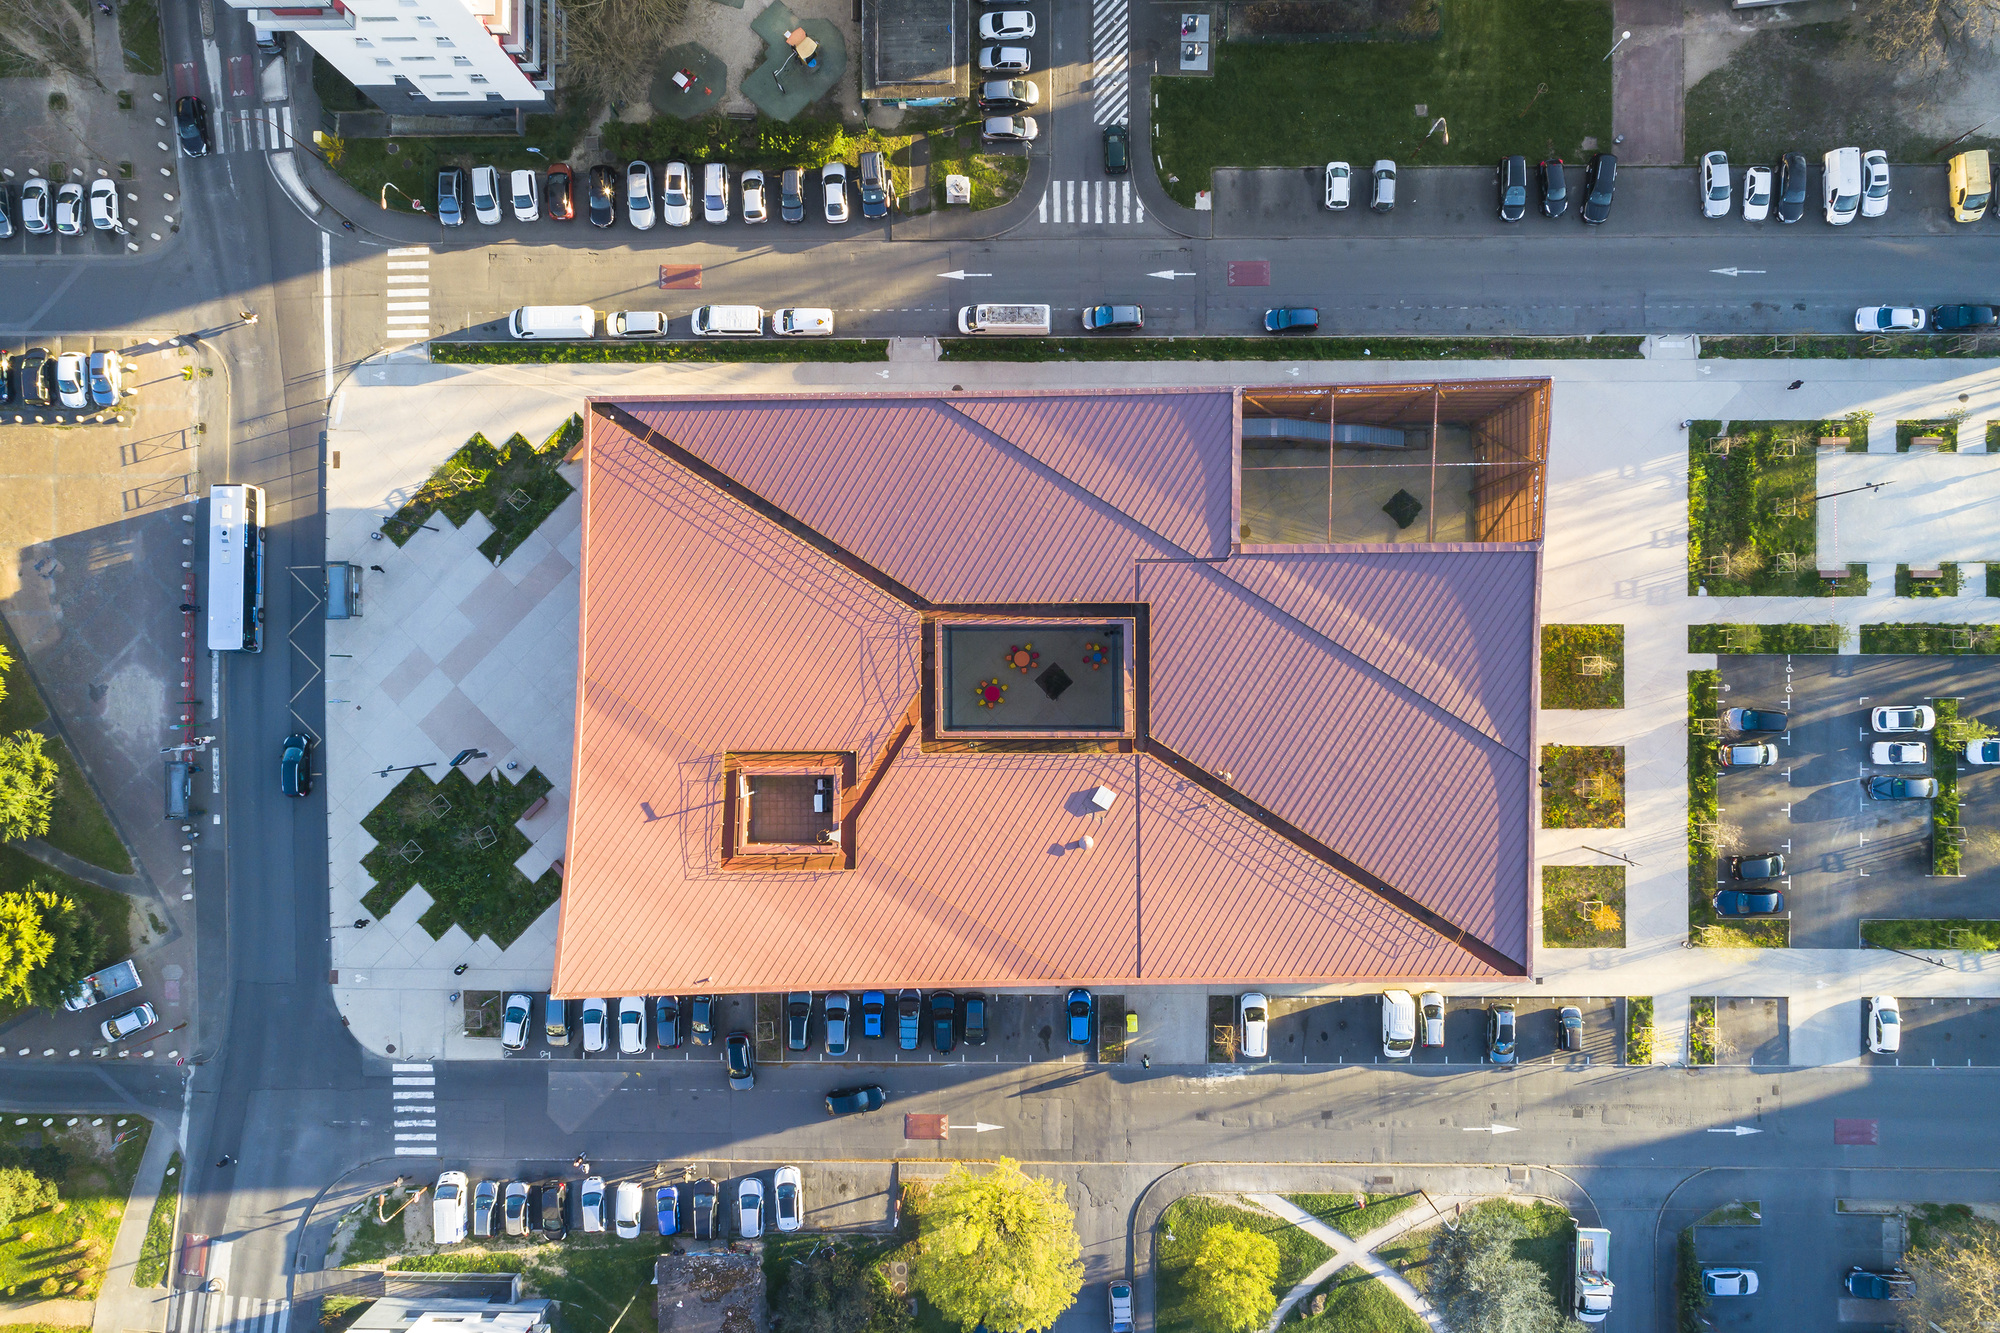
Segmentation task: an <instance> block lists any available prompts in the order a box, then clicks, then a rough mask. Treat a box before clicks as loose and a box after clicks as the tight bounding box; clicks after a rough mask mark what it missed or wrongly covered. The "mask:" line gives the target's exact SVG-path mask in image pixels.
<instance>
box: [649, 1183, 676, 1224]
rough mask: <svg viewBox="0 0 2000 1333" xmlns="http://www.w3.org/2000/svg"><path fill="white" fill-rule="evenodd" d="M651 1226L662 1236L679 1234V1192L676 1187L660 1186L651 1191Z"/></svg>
mask: <svg viewBox="0 0 2000 1333" xmlns="http://www.w3.org/2000/svg"><path fill="white" fill-rule="evenodd" d="M653 1226H654V1228H655V1229H656V1230H658V1231H659V1233H660V1234H661V1235H662V1236H677V1235H679V1234H680V1230H681V1192H680V1189H679V1187H678V1186H674V1185H662V1186H660V1187H659V1188H658V1189H656V1190H654V1191H653Z"/></svg>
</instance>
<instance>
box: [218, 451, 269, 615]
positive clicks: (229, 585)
mask: <svg viewBox="0 0 2000 1333" xmlns="http://www.w3.org/2000/svg"><path fill="white" fill-rule="evenodd" d="M208 647H209V651H211V652H218V653H230V652H241V653H256V652H262V651H263V650H264V488H263V487H261V486H211V487H209V491H208Z"/></svg>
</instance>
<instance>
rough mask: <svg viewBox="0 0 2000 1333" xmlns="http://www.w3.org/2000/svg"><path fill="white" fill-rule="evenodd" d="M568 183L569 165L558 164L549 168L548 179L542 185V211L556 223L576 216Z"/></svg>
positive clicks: (565, 163)
mask: <svg viewBox="0 0 2000 1333" xmlns="http://www.w3.org/2000/svg"><path fill="white" fill-rule="evenodd" d="M570 183H571V182H570V172H569V163H567V162H558V163H556V164H555V165H554V166H552V167H550V168H549V178H548V180H547V181H546V182H544V183H543V185H542V211H543V212H544V213H546V214H548V215H549V216H550V217H552V218H554V219H555V220H556V221H558V222H568V221H569V220H570V219H571V218H574V217H575V216H576V204H575V202H574V201H573V199H572V193H573V192H572V191H571V189H570Z"/></svg>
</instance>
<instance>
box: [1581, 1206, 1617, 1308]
mask: <svg viewBox="0 0 2000 1333" xmlns="http://www.w3.org/2000/svg"><path fill="white" fill-rule="evenodd" d="M1610 1274H1611V1233H1610V1232H1609V1231H1607V1230H1605V1229H1604V1228H1603V1227H1582V1226H1580V1227H1578V1228H1577V1229H1576V1239H1575V1240H1574V1241H1573V1242H1571V1244H1570V1289H1571V1296H1570V1313H1571V1314H1574V1315H1575V1316H1576V1317H1577V1319H1578V1320H1580V1321H1581V1322H1583V1323H1586V1324H1601V1323H1603V1322H1604V1316H1606V1315H1608V1314H1610V1313H1611V1293H1612V1291H1613V1290H1614V1288H1613V1287H1612V1285H1611V1276H1610Z"/></svg>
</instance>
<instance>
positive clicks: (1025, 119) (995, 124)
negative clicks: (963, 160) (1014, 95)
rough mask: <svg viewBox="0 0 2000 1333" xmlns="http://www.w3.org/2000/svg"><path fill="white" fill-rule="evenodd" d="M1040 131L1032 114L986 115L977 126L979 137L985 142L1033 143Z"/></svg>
mask: <svg viewBox="0 0 2000 1333" xmlns="http://www.w3.org/2000/svg"><path fill="white" fill-rule="evenodd" d="M1041 132H1042V127H1041V126H1040V125H1039V124H1037V123H1036V121H1035V118H1034V117H1033V116H988V117H987V118H986V121H985V123H984V124H982V125H981V126H980V127H979V137H980V138H981V139H982V140H984V141H985V142H987V143H1033V142H1034V141H1035V140H1036V139H1037V138H1038V137H1040V135H1041Z"/></svg>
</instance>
